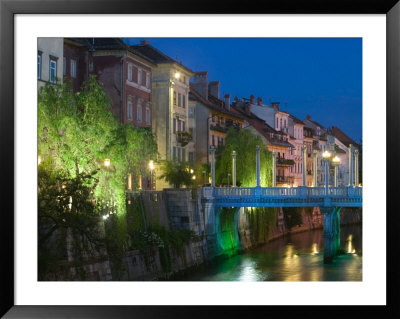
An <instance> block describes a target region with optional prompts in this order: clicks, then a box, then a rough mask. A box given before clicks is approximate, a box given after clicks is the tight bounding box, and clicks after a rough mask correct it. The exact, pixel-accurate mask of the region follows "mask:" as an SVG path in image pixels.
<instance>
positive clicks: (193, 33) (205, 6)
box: [0, 0, 400, 318]
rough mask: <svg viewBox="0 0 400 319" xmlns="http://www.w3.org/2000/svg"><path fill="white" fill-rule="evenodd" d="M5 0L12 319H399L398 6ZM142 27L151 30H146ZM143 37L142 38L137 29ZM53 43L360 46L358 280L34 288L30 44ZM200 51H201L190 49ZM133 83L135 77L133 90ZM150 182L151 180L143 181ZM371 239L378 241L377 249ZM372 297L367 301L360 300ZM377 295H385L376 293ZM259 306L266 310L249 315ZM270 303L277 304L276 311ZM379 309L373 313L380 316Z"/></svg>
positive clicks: (6, 298) (4, 283) (5, 307)
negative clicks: (354, 42) (256, 318)
mask: <svg viewBox="0 0 400 319" xmlns="http://www.w3.org/2000/svg"><path fill="white" fill-rule="evenodd" d="M0 1H1V6H0V10H1V11H0V14H1V49H0V50H1V51H0V52H1V56H0V57H1V59H0V63H1V70H2V71H1V75H0V76H1V82H0V90H1V91H0V92H1V94H0V98H1V104H0V105H1V106H0V112H1V113H0V121H1V124H0V130H1V150H2V152H1V154H2V155H1V156H0V161H1V164H2V165H1V166H0V167H2V168H3V169H2V171H1V176H2V181H3V185H4V186H5V187H4V190H3V191H2V206H3V208H2V209H1V216H2V218H1V219H2V222H1V224H2V225H3V230H2V232H1V239H2V242H3V245H4V249H3V256H2V262H1V269H2V273H3V276H2V279H1V290H2V296H3V297H2V301H1V305H2V308H1V315H4V316H5V318H21V317H29V318H43V317H44V318H63V317H69V318H75V317H76V318H78V317H79V318H85V317H88V318H90V317H96V318H136V317H138V318H142V317H144V318H152V317H156V318H157V317H203V316H208V315H209V313H210V312H212V313H213V314H216V315H217V316H222V315H226V313H232V314H237V313H240V314H242V315H248V314H249V312H250V313H252V312H254V311H263V312H265V311H267V312H268V313H269V314H271V312H272V314H282V313H286V314H289V315H290V314H292V315H301V316H302V315H307V313H309V311H317V312H321V315H323V313H326V312H327V311H329V312H330V313H334V314H336V315H342V316H343V315H344V316H346V315H348V316H354V315H360V314H361V313H363V314H367V313H372V312H373V313H374V314H376V316H378V315H379V316H382V317H391V316H394V315H395V313H398V310H397V309H395V296H394V291H395V288H396V287H395V284H396V282H397V281H396V280H395V279H394V274H393V270H394V256H393V255H395V254H393V253H392V252H393V251H396V247H395V244H394V243H395V237H394V227H395V225H396V221H397V219H396V218H395V216H396V214H394V213H393V212H396V206H395V203H394V197H395V194H394V189H395V186H394V185H395V184H394V180H395V179H396V178H397V176H398V168H397V162H398V155H397V152H396V148H395V146H396V145H397V143H398V142H397V140H396V137H397V136H399V135H398V134H399V133H400V132H399V128H398V127H399V125H398V119H399V110H398V105H399V103H400V93H399V92H400V81H399V80H400V74H399V69H400V67H399V64H400V62H399V56H400V50H399V48H400V31H399V29H400V27H399V26H400V22H399V17H400V4H399V3H397V1H396V0H393V1H369V2H367V3H365V1H364V2H363V1H356V0H354V1H348V2H347V3H346V5H339V4H338V3H335V2H333V1H328V2H327V1H324V2H321V3H320V4H315V2H313V1H307V0H304V1H295V0H293V1H292V0H290V1H286V2H284V3H280V2H279V1H270V2H268V3H267V4H264V7H263V8H259V7H258V6H257V5H255V4H251V5H250V4H249V5H248V6H246V8H243V6H238V5H230V6H229V7H227V5H226V4H223V3H210V4H209V3H202V4H201V5H200V4H199V5H193V4H191V3H190V2H187V3H186V2H181V1H174V0H172V1H168V2H166V3H163V2H158V1H153V0H149V1H130V2H129V3H127V2H126V1H120V0H116V1H102V2H99V3H96V4H95V5H94V4H93V3H92V1H73V2H71V1H65V0H62V1H51V2H43V1H31V2H29V3H27V2H23V1H18V0H17V1H4V0H0ZM141 26H143V29H140V28H141ZM139 29H140V32H139V31H137V30H139ZM385 30H386V38H385ZM44 37H61V38H81V37H96V38H101V37H118V38H124V39H127V40H126V42H127V43H129V38H172V37H175V38H222V37H227V38H229V37H230V38H250V37H254V38H268V37H270V38H273V37H276V38H308V37H310V38H311V37H314V38H325V37H326V38H363V42H362V44H363V45H362V51H363V52H362V58H363V61H362V63H363V69H362V72H363V81H362V82H363V83H362V96H363V97H362V107H363V108H367V110H368V111H367V112H365V113H364V111H363V121H364V123H363V142H364V138H369V142H366V143H365V145H366V148H365V150H366V154H368V155H369V157H370V158H369V159H365V158H363V160H362V161H363V163H364V161H365V163H366V167H367V168H369V172H371V174H370V175H368V172H367V173H365V182H364V179H363V186H365V189H364V191H365V193H363V206H364V204H366V205H368V207H369V208H368V210H367V212H368V216H367V217H366V219H367V223H366V225H367V228H364V227H365V225H364V219H363V247H364V243H366V245H369V250H366V251H367V253H366V254H365V255H363V258H365V259H363V264H362V266H363V269H362V270H363V274H362V278H363V279H362V280H361V281H360V282H355V283H348V282H335V283H326V282H325V283H321V282H318V283H315V285H314V283H308V284H305V285H296V284H295V283H290V284H287V283H276V282H275V283H273V284H271V283H270V282H269V283H246V284H242V283H239V282H235V283H231V282H222V283H221V282H219V283H217V282H208V283H204V284H203V283H199V282H196V283H194V282H191V281H190V280H189V281H187V282H180V283H176V282H175V283H174V282H157V283H153V282H151V283H150V282H138V281H135V282H129V281H123V282H119V283H116V282H114V281H113V282H73V283H72V282H65V281H63V282H57V281H53V282H42V281H40V280H37V260H38V256H37V252H36V251H34V252H33V250H35V249H31V248H32V247H33V246H32V247H31V246H30V244H29V241H31V242H35V243H36V241H37V237H36V236H37V234H36V232H37V228H36V227H33V226H32V225H35V218H36V207H37V189H36V187H37V182H36V180H37V171H36V170H35V168H37V163H36V154H37V153H36V152H37V147H36V145H33V144H36V143H35V141H36V140H37V137H36V132H37V122H36V121H32V119H37V116H36V110H35V107H36V106H37V95H36V94H37V88H36V85H37V78H36V75H35V74H32V76H30V75H29V74H30V73H32V72H36V65H35V64H34V61H33V58H35V59H36V53H37V52H38V49H37V48H36V47H35V48H32V45H34V44H33V43H37V39H38V38H44ZM93 39H94V38H93ZM93 41H94V40H93ZM213 43H214V42H213ZM73 45H74V44H73ZM213 45H214V46H215V50H219V48H218V45H216V44H215V43H214V44H213ZM385 45H386V56H385V50H384V48H385ZM374 46H375V50H376V51H374ZM196 49H197V50H199V48H195V47H194V48H193V50H196ZM232 49H233V48H232ZM370 52H374V53H372V54H370ZM226 54H230V53H229V52H226ZM50 56H51V55H50ZM385 57H386V77H385V75H384V74H385V69H384V59H385ZM174 58H175V57H174ZM38 59H39V55H38ZM53 59H54V62H53V64H52V63H51V61H50V64H49V65H50V66H49V70H47V69H46V72H47V73H48V74H49V76H50V78H49V81H52V80H51V78H52V76H53V77H54V79H55V76H56V74H58V73H57V72H59V73H60V74H63V73H64V74H66V73H68V72H70V73H71V76H72V77H76V75H77V72H78V73H79V72H80V69H79V68H77V63H78V61H77V60H73V59H72V60H71V61H70V62H69V63H68V64H66V65H67V67H66V69H65V70H61V69H57V67H58V64H57V58H56V57H53ZM176 59H177V60H178V57H177V58H176ZM374 59H375V60H374ZM38 61H39V60H38ZM38 63H39V62H38ZM41 63H43V62H42V60H41V57H40V65H41ZM46 63H48V62H46ZM64 64H65V63H64ZM32 66H33V67H32ZM364 66H367V67H366V68H364ZM233 67H234V66H233ZM133 69H134V67H133ZM133 69H132V71H131V72H132V73H131V77H133V76H138V79H139V75H134V74H135V73H134V71H133ZM40 70H42V69H40ZM52 70H53V73H52ZM143 70H144V71H143ZM142 71H143V73H142ZM25 72H26V73H27V74H25ZM40 72H41V71H40ZM253 72H257V70H253ZM251 74H252V73H251V72H250V73H249V74H248V75H243V76H251ZM140 75H141V79H142V83H143V84H142V86H143V90H144V91H146V89H147V90H149V88H150V86H151V84H150V78H151V77H150V76H149V75H148V74H147V73H146V69H145V67H143V68H142V69H141V72H140ZM266 76H268V75H266ZM375 77H376V78H377V79H379V80H376V79H375ZM38 78H40V76H39V77H38ZM177 79H178V77H177ZM131 80H132V79H131V78H129V77H128V79H127V81H131ZM385 80H386V92H385V88H384V81H385ZM182 81H183V80H182ZM131 82H132V81H131ZM21 88H22V89H21ZM382 88H383V91H382ZM25 89H26V90H25ZM287 89H290V88H289V87H288V88H287ZM13 92H15V93H14V94H13ZM22 92H24V93H22ZM32 94H33V95H32ZM385 94H386V108H385V107H384V105H385V101H384V98H383V97H384V96H385ZM253 98H254V97H253ZM181 99H182V96H181V94H179V96H178V95H177V97H176V101H177V102H176V104H177V105H178V104H179V105H180V106H181V105H183V106H186V103H189V102H183V100H181ZM199 99H200V98H199ZM250 99H251V97H250ZM185 101H186V100H185ZM21 105H25V106H24V107H21ZM26 105H29V107H26ZM127 105H129V106H130V107H132V106H133V105H135V107H136V106H137V105H140V110H142V109H143V110H145V111H143V112H142V113H140V116H139V115H138V114H139V112H138V111H137V109H134V110H135V111H134V112H133V113H132V110H131V109H130V112H128V113H127V115H126V116H127V119H128V120H130V119H132V118H134V119H136V117H137V120H138V121H139V119H140V122H142V121H143V123H144V124H146V123H145V122H146V121H147V118H148V117H149V116H150V110H149V111H147V109H146V107H147V106H148V104H146V101H145V100H143V99H142V98H141V99H139V100H138V101H137V100H136V99H133V98H132V97H130V98H129V99H128V100H127ZM149 105H150V104H149ZM187 106H189V104H188V105H187ZM278 109H279V106H278ZM25 112H26V113H25ZM146 112H147V113H146ZM27 115H28V116H27ZM176 125H177V127H178V124H176ZM181 125H182V124H181ZM277 125H278V126H279V123H278V124H277ZM280 125H281V126H282V123H281V124H280ZM385 130H386V132H385ZM375 131H376V132H375ZM27 132H32V133H28V134H26V133H27ZM33 132H35V133H33ZM29 135H30V137H31V138H32V140H31V139H29ZM21 137H23V138H22V139H21ZM24 139H25V140H24ZM21 141H22V142H21ZM219 141H220V139H219V138H218V142H219ZM375 146H376V147H377V148H379V152H380V153H379V155H377V154H376V151H375V150H374V147H375ZM385 146H386V148H385ZM176 156H178V151H177V153H176ZM188 156H189V154H188ZM31 158H34V159H35V163H33V162H32V163H31V161H30V159H31ZM378 159H380V160H381V161H382V159H385V160H384V162H382V163H380V164H379V169H378V168H377V169H374V168H375V167H377V166H376V163H375V164H374V161H376V160H378ZM105 163H106V161H105ZM104 165H106V164H104ZM108 165H109V159H108ZM363 165H364V164H363ZM106 166H107V165H106ZM151 169H153V168H151ZM299 170H300V168H299ZM373 171H374V172H373ZM235 175H236V174H235ZM280 177H282V176H280ZM230 178H232V179H233V176H231V174H229V176H228V179H227V182H226V183H227V184H228V185H229V184H230V183H231V182H232V180H231V179H230ZM235 179H236V176H235ZM32 180H34V181H35V183H32ZM142 182H143V183H144V179H143V180H142V179H140V183H142ZM148 183H150V184H151V185H153V183H154V181H153V180H152V179H149V181H148ZM374 183H375V184H374ZM376 183H380V184H385V185H384V186H385V187H383V186H382V187H378V186H377V185H376ZM204 184H206V183H204ZM32 185H33V188H32ZM141 186H142V185H141ZM363 208H364V207H363ZM385 208H386V212H385V211H384V210H385ZM363 212H364V210H363ZM391 212H392V214H391ZM375 214H376V217H375ZM371 215H373V216H374V218H372V217H371ZM106 217H108V215H107V216H106ZM375 218H376V219H375ZM374 227H376V228H377V235H371V234H373V232H374ZM32 228H34V229H32ZM375 236H376V237H375ZM371 237H374V240H373V241H372V240H371ZM21 244H22V245H21ZM27 247H28V248H27ZM372 247H373V248H372ZM380 248H381V249H380ZM18 250H19V251H18ZM17 251H18V252H17ZM22 251H23V253H22V254H21V252H22ZM377 259H378V260H380V261H382V262H378V261H377ZM364 261H366V262H364ZM383 261H384V262H383ZM29 263H31V264H29ZM32 265H33V266H32ZM383 265H384V266H383ZM364 266H365V268H364ZM33 270H34V271H33ZM32 278H34V279H32ZM372 278H373V279H372ZM385 279H386V281H385ZM328 280H329V279H328ZM344 280H347V279H344ZM366 291H368V296H366V295H364V294H363V293H365V292H366ZM373 292H379V293H377V295H376V296H374V294H373ZM313 294H315V295H313ZM356 294H359V295H356ZM307 296H308V297H307ZM255 305H256V306H264V307H251V306H255ZM272 305H273V306H274V307H268V306H272ZM349 305H353V306H357V307H348V306H349ZM237 306H240V307H237ZM287 306H290V307H287ZM311 306H313V308H310V307H311ZM321 306H323V307H321ZM367 306H368V307H367ZM370 306H375V307H373V308H372V309H371V307H370ZM266 307H268V308H266Z"/></svg>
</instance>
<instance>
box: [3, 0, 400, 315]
mask: <svg viewBox="0 0 400 319" xmlns="http://www.w3.org/2000/svg"><path fill="white" fill-rule="evenodd" d="M39 13H40V14H56V13H63V14H120V13H124V14H129V13H135V14H146V13H152V14H172V13H174V14H182V13H185V14H228V13H245V14H260V13H263V14H279V13H284V14H301V13H308V14H310V13H313V14H386V23H387V29H386V30H387V33H386V40H387V43H386V50H387V51H386V52H387V68H386V71H387V73H386V74H387V100H386V102H387V105H386V112H387V118H386V125H387V130H386V146H387V153H386V158H387V160H386V172H382V173H386V176H387V185H386V187H387V198H386V203H387V204H386V208H387V211H386V218H387V260H386V263H387V283H386V284H387V305H386V306H341V305H338V306H303V307H301V306H282V307H280V306H279V307H278V306H240V307H239V306H237V307H234V306H46V305H43V306H22V305H18V306H16V305H15V303H14V295H15V290H14V266H15V265H14V208H15V206H14V205H15V203H14V186H15V183H14V174H15V166H14V161H15V156H14V142H15V139H14V120H15V118H14V17H15V15H16V14H39ZM399 18H400V3H399V2H398V0H390V1H384V0H348V1H340V0H335V1H333V0H321V1H316V0H280V1H278V0H273V1H265V2H264V3H262V4H260V3H256V2H253V1H252V0H251V1H246V2H245V3H242V4H240V3H237V4H233V3H230V2H222V1H220V2H217V1H215V0H214V1H209V0H205V1H201V2H191V1H181V0H169V1H162V0H134V1H124V0H100V1H94V0H83V1H76V0H69V1H68V0H53V1H43V0H32V1H26V0H25V1H24V0H13V1H11V0H0V21H1V22H0V25H1V26H0V28H1V29H0V34H1V35H0V43H1V47H0V65H1V68H0V70H1V71H0V150H1V151H0V167H1V170H0V172H1V173H0V176H1V179H0V180H1V181H2V186H3V187H2V189H3V190H2V192H1V201H0V203H1V206H0V207H1V208H0V212H1V215H0V216H1V219H0V223H1V225H2V227H1V231H0V236H1V237H0V238H1V241H0V243H1V244H2V250H1V255H0V256H1V262H0V265H1V273H0V274H1V282H0V289H1V299H0V300H1V308H0V315H2V316H4V318H165V317H174V318H175V317H182V318H199V317H202V318H204V317H206V316H207V317H209V316H210V315H212V316H216V317H217V316H218V317H225V316H227V314H228V313H232V314H234V315H235V316H241V317H244V316H252V315H253V313H254V312H256V311H257V312H262V313H264V315H268V316H276V315H279V316H283V315H285V316H286V315H293V316H297V317H299V316H300V317H303V316H306V315H307V316H308V317H309V316H310V315H313V314H314V313H316V314H317V313H318V314H319V315H321V316H324V317H325V316H326V315H328V316H335V317H337V316H341V317H352V318H354V317H359V316H360V315H367V314H368V315H371V316H372V317H374V318H377V317H378V316H379V317H385V318H386V317H387V318H392V317H396V315H397V317H398V316H399V310H398V307H396V306H397V305H396V301H397V299H398V298H396V295H397V294H396V288H397V287H398V284H399V276H395V259H396V256H397V252H396V243H397V238H396V237H397V236H395V232H396V229H395V227H396V226H397V225H398V223H397V222H398V217H397V216H398V213H397V210H398V209H397V207H396V203H395V196H396V194H395V190H396V187H395V185H396V184H395V182H396V181H397V180H398V176H399V165H398V162H399V155H398V150H397V148H396V146H397V145H398V141H397V138H398V137H399V136H400V125H399V118H400V116H399V115H400V112H399V106H400V63H399V59H400V20H399ZM377 107H378V106H377ZM377 131H378V132H379V134H384V132H380V131H379V128H377ZM389 172H390V174H389ZM315 293H318V291H316V292H315ZM266 307H268V309H266Z"/></svg>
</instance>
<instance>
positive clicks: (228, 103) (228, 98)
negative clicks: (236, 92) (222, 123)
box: [224, 94, 231, 111]
mask: <svg viewBox="0 0 400 319" xmlns="http://www.w3.org/2000/svg"><path fill="white" fill-rule="evenodd" d="M224 98H225V108H226V109H227V110H228V111H229V110H230V109H231V95H230V94H225V95H224Z"/></svg>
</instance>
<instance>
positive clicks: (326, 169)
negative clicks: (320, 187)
mask: <svg viewBox="0 0 400 319" xmlns="http://www.w3.org/2000/svg"><path fill="white" fill-rule="evenodd" d="M322 157H323V159H324V162H325V195H326V196H328V194H329V159H330V157H331V153H330V152H328V151H325V152H323V153H322Z"/></svg>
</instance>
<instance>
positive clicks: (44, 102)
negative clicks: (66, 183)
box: [38, 77, 157, 214]
mask: <svg viewBox="0 0 400 319" xmlns="http://www.w3.org/2000/svg"><path fill="white" fill-rule="evenodd" d="M110 105H111V102H110V99H109V97H108V95H107V94H106V92H105V90H104V88H103V87H102V85H101V84H100V83H99V82H97V81H96V79H95V77H91V78H90V79H89V81H88V82H86V83H85V84H84V85H83V87H82V89H81V91H80V92H78V93H77V94H73V92H72V89H71V86H70V84H69V83H65V84H62V85H57V86H54V85H47V86H45V87H43V88H42V89H41V91H40V94H39V103H38V139H39V142H38V148H39V155H41V156H42V157H46V156H51V157H52V161H53V162H54V165H55V168H56V169H59V170H62V171H64V172H66V173H67V174H68V175H69V176H70V177H77V176H79V175H80V174H81V173H88V172H93V171H96V175H95V177H96V179H97V180H98V183H97V185H96V187H95V188H94V196H95V199H96V200H97V201H102V202H112V203H115V205H116V209H117V212H118V213H120V214H121V213H124V212H125V189H126V178H127V175H128V173H131V174H132V175H133V176H138V175H144V176H145V175H147V174H149V172H148V170H147V169H146V163H147V162H148V161H149V160H150V159H152V158H155V157H156V153H157V146H156V143H155V140H154V137H153V135H152V134H151V132H149V131H148V130H145V129H136V128H133V127H131V126H128V125H121V124H120V123H119V122H118V121H117V119H116V118H115V117H114V116H113V114H112V113H111V106H110ZM106 158H108V159H110V161H111V165H110V166H109V167H104V165H103V161H104V159H106ZM135 181H136V180H134V182H135ZM133 186H135V185H133Z"/></svg>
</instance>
